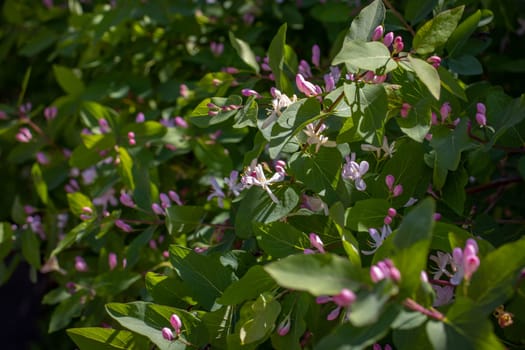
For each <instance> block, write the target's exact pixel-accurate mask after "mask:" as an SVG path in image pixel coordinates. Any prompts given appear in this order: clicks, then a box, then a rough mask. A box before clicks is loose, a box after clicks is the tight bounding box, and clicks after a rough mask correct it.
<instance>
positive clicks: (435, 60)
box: [427, 55, 441, 68]
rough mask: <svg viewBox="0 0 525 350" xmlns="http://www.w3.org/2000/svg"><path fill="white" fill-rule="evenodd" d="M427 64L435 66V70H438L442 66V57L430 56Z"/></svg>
mask: <svg viewBox="0 0 525 350" xmlns="http://www.w3.org/2000/svg"><path fill="white" fill-rule="evenodd" d="M427 62H428V63H430V64H431V65H432V66H434V68H438V67H439V66H440V65H441V57H439V56H435V55H434V56H430V57H429V58H427Z"/></svg>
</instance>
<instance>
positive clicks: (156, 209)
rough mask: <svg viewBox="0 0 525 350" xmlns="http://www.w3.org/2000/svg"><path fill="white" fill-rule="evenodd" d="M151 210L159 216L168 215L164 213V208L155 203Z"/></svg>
mask: <svg viewBox="0 0 525 350" xmlns="http://www.w3.org/2000/svg"><path fill="white" fill-rule="evenodd" d="M151 209H152V210H153V212H154V213H155V214H157V215H166V213H165V212H164V209H162V207H161V206H160V205H158V204H157V203H153V204H152V205H151Z"/></svg>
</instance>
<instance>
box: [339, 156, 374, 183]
mask: <svg viewBox="0 0 525 350" xmlns="http://www.w3.org/2000/svg"><path fill="white" fill-rule="evenodd" d="M368 167H369V165H368V162H367V161H366V160H363V161H361V163H357V162H356V161H355V153H352V155H351V157H348V156H347V157H346V164H345V165H343V172H342V176H343V178H344V179H348V180H352V181H354V183H355V187H356V189H357V190H358V191H364V190H366V183H365V181H364V180H363V179H362V177H363V175H365V174H366V172H367V171H368Z"/></svg>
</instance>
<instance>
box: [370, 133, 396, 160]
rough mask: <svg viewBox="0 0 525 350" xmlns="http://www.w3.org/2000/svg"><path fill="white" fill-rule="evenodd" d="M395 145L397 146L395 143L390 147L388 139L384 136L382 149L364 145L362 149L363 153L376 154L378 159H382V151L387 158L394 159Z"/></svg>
mask: <svg viewBox="0 0 525 350" xmlns="http://www.w3.org/2000/svg"><path fill="white" fill-rule="evenodd" d="M395 145H396V142H395V141H394V142H392V143H391V144H390V145H388V139H387V138H386V136H383V144H382V145H381V147H377V146H374V145H370V144H362V145H361V149H362V150H363V151H368V152H376V157H377V158H380V157H381V151H383V152H385V156H386V157H390V158H392V155H393V154H394V152H395Z"/></svg>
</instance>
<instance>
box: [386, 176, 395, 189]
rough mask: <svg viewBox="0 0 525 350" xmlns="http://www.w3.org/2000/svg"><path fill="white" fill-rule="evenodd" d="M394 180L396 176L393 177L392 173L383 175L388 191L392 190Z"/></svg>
mask: <svg viewBox="0 0 525 350" xmlns="http://www.w3.org/2000/svg"><path fill="white" fill-rule="evenodd" d="M395 182H396V178H395V177H394V175H387V176H386V177H385V183H386V187H388V189H389V190H390V191H392V187H393V186H394V183H395Z"/></svg>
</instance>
